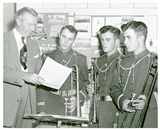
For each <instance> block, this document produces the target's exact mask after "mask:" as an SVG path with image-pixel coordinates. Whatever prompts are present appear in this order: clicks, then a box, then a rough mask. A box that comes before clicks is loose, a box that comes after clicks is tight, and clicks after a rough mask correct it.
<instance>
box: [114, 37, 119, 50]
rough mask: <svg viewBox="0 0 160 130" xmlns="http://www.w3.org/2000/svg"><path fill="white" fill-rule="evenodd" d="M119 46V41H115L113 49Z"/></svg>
mask: <svg viewBox="0 0 160 130" xmlns="http://www.w3.org/2000/svg"><path fill="white" fill-rule="evenodd" d="M119 46H120V39H118V38H117V39H116V41H115V48H118V47H119Z"/></svg>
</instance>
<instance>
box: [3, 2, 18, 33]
mask: <svg viewBox="0 0 160 130" xmlns="http://www.w3.org/2000/svg"><path fill="white" fill-rule="evenodd" d="M15 11H16V4H15V3H4V4H3V12H4V15H3V31H4V32H6V31H9V30H10V29H11V28H12V27H13V19H14V14H15Z"/></svg>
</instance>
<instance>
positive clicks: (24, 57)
mask: <svg viewBox="0 0 160 130" xmlns="http://www.w3.org/2000/svg"><path fill="white" fill-rule="evenodd" d="M24 39H25V38H24V37H22V39H21V40H22V43H23V47H22V48H21V50H20V63H21V65H22V66H23V68H24V69H27V65H26V62H27V46H26V44H25V42H24Z"/></svg>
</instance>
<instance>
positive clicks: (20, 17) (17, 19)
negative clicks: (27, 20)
mask: <svg viewBox="0 0 160 130" xmlns="http://www.w3.org/2000/svg"><path fill="white" fill-rule="evenodd" d="M21 23H22V16H19V17H17V18H16V24H17V26H20V25H21Z"/></svg>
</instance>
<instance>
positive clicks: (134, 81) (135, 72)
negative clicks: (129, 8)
mask: <svg viewBox="0 0 160 130" xmlns="http://www.w3.org/2000/svg"><path fill="white" fill-rule="evenodd" d="M121 28H122V31H123V33H124V44H125V45H126V47H127V51H128V52H129V53H128V54H127V55H126V56H122V57H121V58H120V59H119V61H118V62H117V68H116V69H115V71H114V74H115V76H114V81H113V84H112V86H111V96H112V99H113V101H114V103H115V104H116V106H117V107H118V109H119V111H118V112H117V113H116V116H117V120H116V122H115V123H117V127H119V128H126V127H133V128H135V127H157V104H156V98H155V97H156V91H155V89H154V91H153V93H152V95H151V100H150V97H149V96H148V94H146V93H145V92H146V89H149V88H150V87H152V86H151V85H147V84H148V83H150V82H152V81H150V80H149V81H147V80H148V78H147V77H148V76H147V75H148V74H149V70H150V68H151V67H150V66H151V65H152V66H155V65H154V63H156V62H155V61H156V57H155V56H153V55H152V54H151V53H150V52H149V51H148V50H147V48H146V46H145V42H146V37H147V26H146V25H145V24H144V23H143V22H139V21H131V22H128V23H127V24H124V25H122V26H121ZM146 83H147V84H146ZM146 87H148V88H146ZM144 90H145V91H144ZM149 100H150V102H148V101H149ZM146 105H149V107H148V110H147V113H145V112H144V113H143V114H141V115H140V113H141V112H142V111H144V110H145V109H146ZM144 114H146V116H144V120H143V118H142V119H140V118H139V117H138V115H140V117H142V116H143V115H144ZM137 117H138V118H137ZM143 121H144V124H143ZM139 124H141V125H139Z"/></svg>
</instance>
